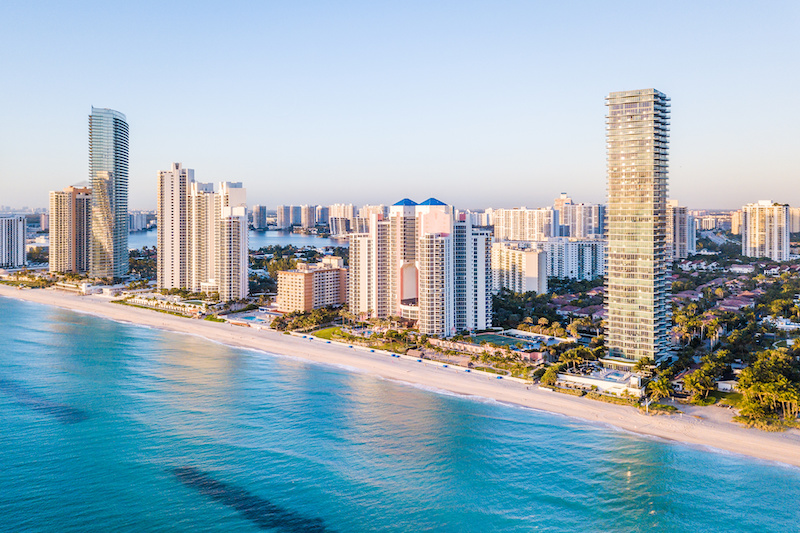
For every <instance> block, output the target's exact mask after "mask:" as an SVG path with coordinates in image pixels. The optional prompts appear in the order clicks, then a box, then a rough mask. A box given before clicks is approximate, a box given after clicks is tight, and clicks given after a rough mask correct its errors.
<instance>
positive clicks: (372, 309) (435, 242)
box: [348, 198, 492, 336]
mask: <svg viewBox="0 0 800 533" xmlns="http://www.w3.org/2000/svg"><path fill="white" fill-rule="evenodd" d="M367 229H368V230H367V231H366V232H359V233H353V234H351V236H350V271H349V285H348V287H349V298H348V305H349V307H350V312H352V313H355V314H356V315H360V316H371V317H378V318H385V317H388V316H400V317H403V318H407V319H409V320H414V321H417V322H418V324H419V331H420V333H423V334H425V335H441V336H451V335H454V334H455V333H456V332H460V331H463V330H471V331H472V330H477V329H485V328H487V327H490V326H491V323H492V305H491V302H492V300H491V280H492V273H491V241H492V235H491V232H490V231H487V230H483V229H480V228H473V227H472V224H471V223H470V220H469V219H468V218H467V217H456V215H455V213H454V212H453V208H452V207H451V206H449V205H447V204H444V203H443V202H440V201H439V200H436V199H435V198H430V199H428V200H426V201H424V202H422V203H421V204H417V203H415V202H412V201H411V200H408V199H404V200H401V201H400V202H398V203H396V204H394V205H393V206H391V207H390V208H389V216H388V218H387V219H384V217H383V215H382V214H380V213H373V214H372V215H371V217H370V221H369V224H368V228H367Z"/></svg>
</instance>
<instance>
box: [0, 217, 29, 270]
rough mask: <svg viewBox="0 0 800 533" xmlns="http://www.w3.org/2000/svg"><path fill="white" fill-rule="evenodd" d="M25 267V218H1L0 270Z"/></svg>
mask: <svg viewBox="0 0 800 533" xmlns="http://www.w3.org/2000/svg"><path fill="white" fill-rule="evenodd" d="M23 266H25V217H24V216H23V215H11V216H7V215H3V216H0V268H19V267H23Z"/></svg>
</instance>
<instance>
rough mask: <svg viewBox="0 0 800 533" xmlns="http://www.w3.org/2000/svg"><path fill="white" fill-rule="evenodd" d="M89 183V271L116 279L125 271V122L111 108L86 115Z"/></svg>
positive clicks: (126, 179)
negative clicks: (90, 201)
mask: <svg viewBox="0 0 800 533" xmlns="http://www.w3.org/2000/svg"><path fill="white" fill-rule="evenodd" d="M89 182H90V183H91V186H92V214H91V221H92V223H91V232H92V233H91V244H90V246H89V273H90V275H91V276H92V277H95V278H108V279H119V278H121V277H122V276H124V275H125V274H127V273H128V123H127V119H126V118H125V115H123V114H122V113H120V112H119V111H114V110H113V109H101V108H95V107H93V108H92V114H91V115H89Z"/></svg>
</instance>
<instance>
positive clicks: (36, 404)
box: [0, 378, 89, 424]
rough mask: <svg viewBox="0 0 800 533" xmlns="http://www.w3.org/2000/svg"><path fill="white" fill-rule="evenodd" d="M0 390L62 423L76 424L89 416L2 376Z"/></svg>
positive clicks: (21, 403)
mask: <svg viewBox="0 0 800 533" xmlns="http://www.w3.org/2000/svg"><path fill="white" fill-rule="evenodd" d="M0 392H3V393H5V394H6V395H8V396H10V397H12V398H13V399H14V400H15V401H16V402H17V403H19V404H20V405H24V406H25V407H30V408H31V409H33V410H34V411H39V412H41V413H45V414H48V415H50V416H52V417H53V418H55V419H56V420H58V421H59V422H62V423H64V424H76V423H78V422H83V421H84V420H86V419H87V418H89V415H88V414H86V412H84V411H81V410H80V409H76V408H74V407H70V406H69V405H64V404H62V403H56V402H53V401H50V400H48V399H47V398H43V397H41V396H39V395H38V394H35V393H32V392H30V391H28V390H26V389H25V388H23V387H22V386H20V385H19V384H17V383H14V382H13V381H9V380H7V379H4V378H0Z"/></svg>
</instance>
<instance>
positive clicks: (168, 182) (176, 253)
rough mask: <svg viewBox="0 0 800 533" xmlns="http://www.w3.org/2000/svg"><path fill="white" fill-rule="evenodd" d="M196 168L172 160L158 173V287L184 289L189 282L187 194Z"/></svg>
mask: <svg viewBox="0 0 800 533" xmlns="http://www.w3.org/2000/svg"><path fill="white" fill-rule="evenodd" d="M192 182H194V170H192V169H190V168H183V167H182V166H181V164H180V163H173V164H172V168H171V169H170V170H162V171H160V172H159V173H158V205H157V206H156V219H157V221H158V222H157V224H156V227H157V232H158V241H157V243H158V269H157V272H158V288H159V289H182V288H186V287H187V285H188V273H187V266H188V260H187V242H188V218H187V217H188V214H187V212H188V205H187V200H188V197H189V196H188V195H189V184H190V183H192Z"/></svg>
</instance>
